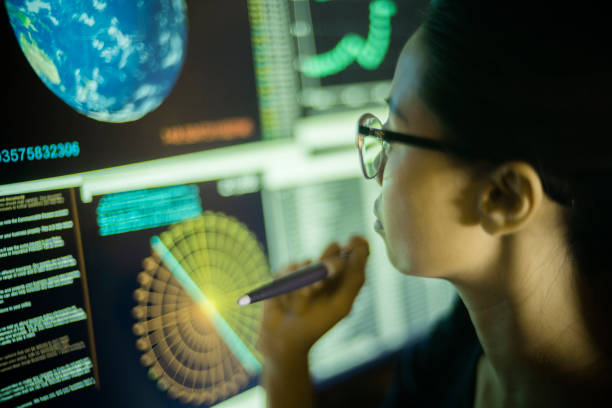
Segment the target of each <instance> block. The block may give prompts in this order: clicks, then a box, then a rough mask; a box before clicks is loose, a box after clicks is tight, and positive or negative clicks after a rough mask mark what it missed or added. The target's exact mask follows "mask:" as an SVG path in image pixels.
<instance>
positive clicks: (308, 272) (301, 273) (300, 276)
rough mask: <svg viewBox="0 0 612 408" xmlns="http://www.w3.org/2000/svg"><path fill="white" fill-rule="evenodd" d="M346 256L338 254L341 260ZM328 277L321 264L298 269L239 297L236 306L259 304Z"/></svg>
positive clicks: (343, 253) (342, 253)
mask: <svg viewBox="0 0 612 408" xmlns="http://www.w3.org/2000/svg"><path fill="white" fill-rule="evenodd" d="M348 255H349V253H348V252H344V251H343V252H341V253H340V257H341V258H348ZM328 276H329V270H328V269H327V266H326V265H325V264H324V263H322V262H316V263H313V264H311V265H308V266H305V267H303V268H300V269H298V270H297V271H295V272H292V273H291V274H289V275H287V276H283V277H282V278H279V279H275V280H273V281H272V282H270V283H268V284H266V285H263V286H261V287H260V288H258V289H255V290H254V291H252V292H249V293H247V294H246V295H244V296H241V297H240V299H238V305H240V306H246V305H249V304H251V303H255V302H259V301H260V300H264V299H268V298H271V297H274V296H279V295H282V294H283V293H287V292H291V291H293V290H296V289H299V288H303V287H304V286H308V285H310V284H312V283H315V282H317V281H320V280H322V279H325V278H327V277H328Z"/></svg>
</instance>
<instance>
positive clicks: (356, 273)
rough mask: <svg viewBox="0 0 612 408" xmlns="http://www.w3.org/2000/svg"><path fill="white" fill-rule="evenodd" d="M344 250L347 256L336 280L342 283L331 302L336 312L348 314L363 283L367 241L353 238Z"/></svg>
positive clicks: (367, 251)
mask: <svg viewBox="0 0 612 408" xmlns="http://www.w3.org/2000/svg"><path fill="white" fill-rule="evenodd" d="M344 250H345V251H346V252H347V253H348V254H349V255H348V259H347V261H346V266H345V268H344V270H343V271H342V272H341V273H339V276H338V279H340V280H341V281H342V282H341V284H340V287H339V290H338V291H336V292H335V293H334V296H333V297H334V299H333V302H334V303H335V306H337V307H338V310H342V311H343V312H344V313H345V314H348V313H349V312H350V309H351V306H352V304H353V301H354V300H355V297H357V294H358V293H359V290H360V289H361V287H362V286H363V284H364V282H365V268H366V263H367V260H368V256H369V254H370V249H369V244H368V241H366V240H365V239H364V238H363V237H359V236H355V237H352V238H351V240H350V241H349V243H348V245H347V246H346V247H345V249H344Z"/></svg>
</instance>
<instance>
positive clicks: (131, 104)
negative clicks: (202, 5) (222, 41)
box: [5, 0, 187, 122]
mask: <svg viewBox="0 0 612 408" xmlns="http://www.w3.org/2000/svg"><path fill="white" fill-rule="evenodd" d="M5 5H6V9H7V12H8V16H9V20H10V23H11V26H12V27H13V31H14V32H15V36H16V37H17V41H18V42H19V45H20V47H21V49H22V51H23V53H24V55H25V57H26V58H27V60H28V62H29V63H30V65H31V67H32V68H33V69H34V71H35V72H36V74H37V75H38V77H39V78H40V79H41V80H42V81H43V82H44V84H45V85H46V86H47V87H48V88H49V89H50V90H51V91H52V92H53V93H55V94H56V95H57V96H58V97H59V98H60V99H62V100H63V101H64V102H66V103H67V104H68V105H70V106H71V107H72V108H74V109H75V110H76V111H77V112H80V113H82V114H83V115H86V116H88V117H90V118H93V119H96V120H100V121H105V122H129V121H134V120H137V119H140V118H142V117H143V116H144V115H146V114H147V113H149V112H151V111H153V110H154V109H156V108H157V107H158V106H159V105H160V104H161V103H162V102H163V101H164V99H165V98H166V97H167V96H168V94H169V93H170V91H171V90H172V87H173V86H174V84H175V82H176V80H177V78H178V76H179V74H180V71H181V68H182V66H183V62H184V60H185V54H186V48H187V16H186V8H187V7H186V4H185V0H129V1H126V0H70V1H62V0H5Z"/></svg>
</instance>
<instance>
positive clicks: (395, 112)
mask: <svg viewBox="0 0 612 408" xmlns="http://www.w3.org/2000/svg"><path fill="white" fill-rule="evenodd" d="M504 3H507V2H504ZM564 7H565V9H564ZM604 15H605V13H602V12H601V11H599V12H598V11H596V10H593V9H589V8H588V7H587V5H585V4H583V3H580V8H579V9H578V8H577V7H576V6H574V7H570V6H569V5H568V6H564V5H563V4H561V3H559V2H556V3H551V4H542V3H538V4H535V5H534V4H529V6H528V7H519V3H518V2H511V4H508V5H503V6H502V5H500V2H494V1H490V0H488V1H487V0H483V1H467V0H463V1H460V0H447V1H444V0H442V1H434V2H433V3H432V4H431V6H430V10H429V12H428V14H427V16H426V19H425V21H424V22H423V24H422V26H421V27H420V28H419V29H418V30H417V32H416V33H415V34H414V35H413V36H412V37H411V38H410V39H409V41H408V42H407V44H406V47H405V49H404V50H403V52H402V54H401V56H400V58H399V61H398V65H397V68H396V72H395V76H394V79H393V83H392V91H391V95H390V99H389V108H390V115H389V118H388V120H387V122H386V123H385V124H384V125H381V124H379V123H378V121H377V119H376V118H373V117H372V116H371V115H364V117H362V119H361V121H360V127H359V133H360V136H359V140H360V142H361V143H362V145H361V146H360V148H361V156H362V162H363V166H364V173H365V175H366V177H374V176H375V177H376V179H377V181H378V183H379V184H380V187H381V194H380V196H379V198H378V199H377V200H376V203H375V211H376V213H377V216H378V219H379V220H380V222H379V223H377V224H378V226H379V228H378V230H379V232H380V234H381V236H382V237H383V239H384V241H385V243H386V247H387V252H388V256H389V258H390V260H391V262H392V264H393V265H394V266H395V267H396V268H397V269H398V270H399V271H400V272H402V273H405V274H411V275H418V276H423V277H437V278H443V279H447V280H448V281H450V282H451V283H452V284H454V286H455V287H456V289H457V292H458V294H459V297H460V300H461V302H460V303H459V304H458V305H457V307H456V308H455V310H454V312H453V313H452V314H451V316H449V318H448V320H447V321H445V322H443V323H441V324H440V325H439V326H438V327H437V328H435V329H434V330H433V332H432V334H431V335H430V336H429V337H428V338H426V339H425V340H424V341H423V342H422V343H421V344H419V345H417V346H415V347H412V348H410V349H408V350H406V351H405V353H404V355H403V357H402V361H401V362H400V365H399V368H398V372H397V375H396V380H395V382H394V384H393V385H392V387H391V389H390V390H389V392H388V395H387V399H386V401H385V404H386V405H385V406H474V407H532V406H533V407H536V406H537V407H542V406H579V405H580V406H593V405H589V404H595V403H598V404H602V403H605V402H606V401H607V404H610V398H608V399H606V395H605V393H604V390H605V388H606V386H607V387H609V386H610V385H611V384H612V381H611V374H610V372H611V371H610V362H611V358H610V356H611V354H612V353H611V350H610V345H612V337H611V336H610V328H609V323H608V317H607V316H610V312H611V311H612V307H611V306H610V301H609V297H610V293H611V292H610V290H611V289H612V283H611V282H612V259H611V258H610V257H609V256H608V255H607V253H606V249H607V247H608V244H607V233H608V231H609V230H610V227H612V214H611V213H610V204H612V193H611V192H610V188H609V185H610V184H609V183H610V180H612V177H610V176H612V153H610V152H609V151H608V150H607V149H605V148H604V147H605V146H606V145H607V143H605V142H606V141H605V136H606V135H608V134H610V130H609V125H608V123H607V121H608V118H609V117H610V103H609V102H608V97H609V95H611V93H610V90H611V86H610V78H609V76H610V75H609V74H610V72H611V69H610V65H609V62H608V61H607V59H608V56H607V55H605V54H606V52H603V50H607V49H608V48H609V47H606V45H607V43H605V42H604V41H603V40H604V39H606V38H607V37H609V36H607V35H606V36H604V30H605V27H606V24H605V20H604V18H605V16H604ZM597 19H599V21H597ZM604 44H605V45H604ZM604 125H606V126H607V127H605V126H604ZM380 128H384V130H385V132H380V131H379V129H380ZM602 129H605V133H602ZM372 137H379V141H378V142H377V141H372ZM380 138H382V139H384V140H385V142H382V141H380ZM379 146H382V151H379V150H380V148H379ZM377 149H379V150H377ZM340 250H341V248H340V246H339V245H338V244H332V245H330V246H329V247H328V248H327V250H326V251H325V252H324V253H323V255H322V257H321V258H322V259H325V260H328V261H329V262H330V263H331V264H332V265H333V266H332V268H333V269H334V272H335V278H334V279H330V280H328V281H326V282H324V283H322V284H320V285H318V286H316V287H310V288H307V289H303V290H301V291H297V292H295V293H292V294H289V295H286V296H282V297H279V298H276V299H271V300H268V301H267V302H266V305H265V312H264V321H263V327H262V337H261V345H262V348H263V351H264V354H265V355H266V361H265V364H264V375H263V383H264V386H265V387H266V390H267V393H268V400H269V403H270V406H271V407H302V406H303V407H310V406H314V400H313V398H314V397H313V392H312V386H311V383H310V379H309V374H308V362H307V353H308V350H309V349H310V347H311V346H312V345H313V344H314V343H315V342H316V340H317V339H318V338H320V337H321V336H322V335H323V334H324V333H325V332H326V331H327V330H329V329H330V328H331V327H332V326H333V325H334V324H335V323H336V322H337V321H339V320H340V319H341V318H342V317H343V316H345V315H346V314H348V312H349V311H350V308H351V304H352V302H353V300H354V298H355V296H356V295H357V293H358V291H359V288H360V287H361V284H362V283H363V280H364V268H365V263H366V259H367V256H368V245H367V243H366V242H365V241H364V240H363V239H361V238H358V237H356V238H353V239H352V240H351V241H350V242H349V243H348V245H347V246H346V247H345V248H344V250H347V251H349V252H350V254H351V255H350V257H349V258H348V260H346V261H343V260H341V259H339V258H337V255H338V253H339V252H340ZM462 310H463V312H462ZM465 310H467V313H465ZM468 317H469V318H468ZM466 325H467V326H469V327H470V328H471V330H473V333H474V335H473V336H470V335H469V333H468V334H465V333H466V331H465V330H466V329H465V327H466ZM440 356H443V357H440ZM607 404H606V405H607ZM608 406H609V405H608Z"/></svg>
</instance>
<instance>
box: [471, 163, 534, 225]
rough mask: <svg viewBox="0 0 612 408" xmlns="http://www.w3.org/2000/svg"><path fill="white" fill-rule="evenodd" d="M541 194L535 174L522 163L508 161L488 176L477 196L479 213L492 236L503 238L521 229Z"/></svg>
mask: <svg viewBox="0 0 612 408" xmlns="http://www.w3.org/2000/svg"><path fill="white" fill-rule="evenodd" d="M543 195H544V192H543V190H542V183H541V181H540V177H539V176H538V173H537V172H536V171H535V170H534V168H533V167H532V166H531V165H529V164H527V163H525V162H508V163H504V164H503V165H501V166H499V167H497V168H496V169H495V170H493V172H491V173H490V177H489V178H488V180H487V182H486V183H485V186H484V188H483V189H482V191H481V192H480V193H479V195H478V214H479V217H480V223H481V225H482V227H483V229H484V230H485V231H486V232H488V233H489V234H491V235H506V234H511V233H513V232H515V231H518V230H520V229H521V228H523V227H524V226H525V225H527V223H529V221H530V220H531V218H532V217H533V216H534V215H535V213H536V211H537V210H538V208H539V207H540V204H541V203H542V199H543Z"/></svg>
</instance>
